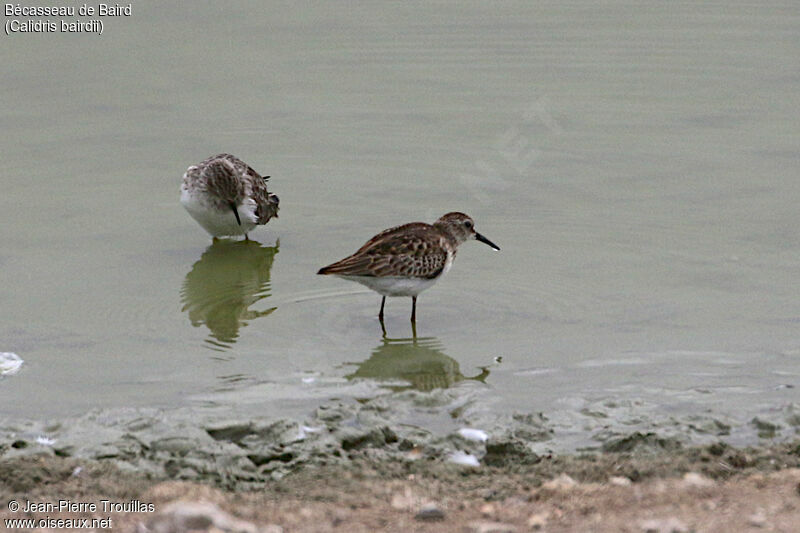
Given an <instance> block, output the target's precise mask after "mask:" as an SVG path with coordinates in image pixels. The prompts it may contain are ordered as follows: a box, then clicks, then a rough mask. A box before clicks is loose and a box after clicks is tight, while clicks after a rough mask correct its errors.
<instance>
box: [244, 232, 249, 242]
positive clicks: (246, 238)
mask: <svg viewBox="0 0 800 533" xmlns="http://www.w3.org/2000/svg"><path fill="white" fill-rule="evenodd" d="M244 240H246V241H249V240H250V237H248V236H247V233H245V234H244Z"/></svg>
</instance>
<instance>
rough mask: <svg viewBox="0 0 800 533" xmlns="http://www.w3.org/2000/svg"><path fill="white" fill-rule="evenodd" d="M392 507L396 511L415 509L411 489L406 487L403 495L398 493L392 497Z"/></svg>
mask: <svg viewBox="0 0 800 533" xmlns="http://www.w3.org/2000/svg"><path fill="white" fill-rule="evenodd" d="M391 505H392V507H393V508H394V509H398V510H401V511H407V510H410V509H412V508H413V507H414V495H413V494H412V492H411V489H409V488H408V487H406V490H405V492H404V493H403V494H401V493H399V492H398V493H397V494H394V495H393V496H392V501H391Z"/></svg>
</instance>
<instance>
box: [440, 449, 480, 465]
mask: <svg viewBox="0 0 800 533" xmlns="http://www.w3.org/2000/svg"><path fill="white" fill-rule="evenodd" d="M447 461H448V462H450V463H455V464H457V465H464V466H481V463H480V461H478V458H477V457H475V456H474V455H472V454H471V453H464V452H462V451H458V452H453V453H451V454H450V457H448V458H447Z"/></svg>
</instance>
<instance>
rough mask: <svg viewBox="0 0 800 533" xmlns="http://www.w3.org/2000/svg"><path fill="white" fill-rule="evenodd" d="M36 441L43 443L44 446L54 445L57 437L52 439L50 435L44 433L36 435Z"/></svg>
mask: <svg viewBox="0 0 800 533" xmlns="http://www.w3.org/2000/svg"><path fill="white" fill-rule="evenodd" d="M36 442H37V443H39V444H41V445H42V446H52V445H53V444H55V443H56V439H51V438H50V437H45V436H44V435H39V436H38V437H36Z"/></svg>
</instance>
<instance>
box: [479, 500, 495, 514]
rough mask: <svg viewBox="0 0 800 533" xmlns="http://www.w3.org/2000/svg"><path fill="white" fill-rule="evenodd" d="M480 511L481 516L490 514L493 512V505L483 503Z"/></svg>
mask: <svg viewBox="0 0 800 533" xmlns="http://www.w3.org/2000/svg"><path fill="white" fill-rule="evenodd" d="M480 511H481V514H482V515H483V516H491V515H493V514H494V505H492V504H491V503H484V504H483V505H481V509H480Z"/></svg>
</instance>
